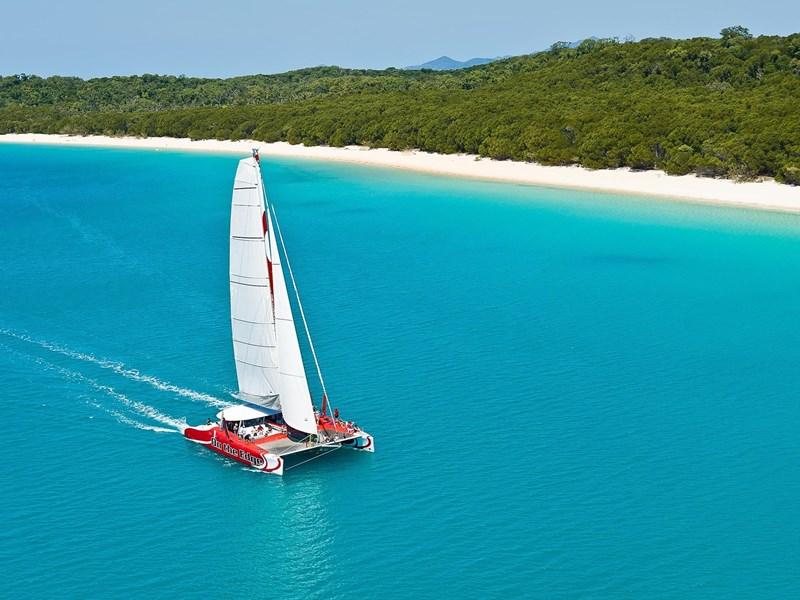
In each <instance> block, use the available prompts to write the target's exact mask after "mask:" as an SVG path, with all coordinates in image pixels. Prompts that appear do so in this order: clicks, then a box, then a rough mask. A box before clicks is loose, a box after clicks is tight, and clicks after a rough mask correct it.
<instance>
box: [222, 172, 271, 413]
mask: <svg viewBox="0 0 800 600" xmlns="http://www.w3.org/2000/svg"><path fill="white" fill-rule="evenodd" d="M262 186H263V184H262V181H261V170H260V169H259V166H258V162H257V161H256V160H255V159H254V158H246V159H242V160H240V161H239V167H238V169H237V170H236V178H235V180H234V183H233V198H232V201H231V240H230V288H231V329H232V332H233V355H234V359H235V361H236V377H237V379H238V380H239V392H240V393H241V394H243V395H245V396H247V397H248V398H247V399H248V400H251V401H253V402H257V403H258V404H264V405H265V406H272V405H274V404H275V400H276V396H277V395H278V394H280V392H281V390H280V381H281V376H280V372H279V362H278V361H279V356H278V348H277V342H276V339H275V312H274V311H273V305H272V287H271V282H270V279H269V267H268V256H267V248H268V245H269V244H268V242H266V240H265V238H266V237H267V232H266V223H267V219H266V216H267V215H266V206H265V202H264V198H265V196H264V190H263V187H262Z"/></svg>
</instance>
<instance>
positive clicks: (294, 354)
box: [183, 149, 375, 475]
mask: <svg viewBox="0 0 800 600" xmlns="http://www.w3.org/2000/svg"><path fill="white" fill-rule="evenodd" d="M279 244H280V247H281V250H282V251H283V256H281V252H280V251H279V249H278V247H279ZM284 267H286V270H284ZM287 274H288V276H289V282H290V283H291V284H292V288H293V290H294V293H295V300H296V307H297V313H295V310H294V308H293V307H292V305H291V303H290V301H289V290H288V286H287V278H286V275H287ZM230 297H231V331H232V334H233V356H234V359H235V363H236V377H237V380H238V384H239V392H238V394H237V395H236V397H237V399H238V400H239V401H240V403H239V404H233V405H231V406H228V407H226V408H224V409H223V410H221V411H219V413H217V415H216V420H215V421H213V420H212V419H209V420H208V421H207V422H206V424H204V425H197V426H190V427H186V428H185V429H184V432H183V433H184V436H185V437H186V438H187V439H189V440H191V441H193V442H197V443H198V444H202V445H204V446H205V447H207V448H209V449H210V450H213V451H215V452H218V453H219V454H222V455H223V456H226V457H228V458H230V459H233V460H236V461H238V462H240V463H243V464H245V465H247V466H248V467H251V468H253V469H255V470H257V471H261V472H264V473H272V474H276V475H283V473H284V470H285V469H290V468H293V467H295V466H299V465H300V464H303V463H305V462H308V461H310V460H314V459H316V458H319V457H321V456H323V455H324V454H327V453H329V452H333V451H335V450H338V449H340V448H350V449H353V450H360V451H364V452H374V451H375V443H374V440H373V438H372V436H371V435H369V434H368V433H367V432H365V431H363V430H362V429H361V428H360V427H359V426H358V425H356V424H355V423H354V422H352V421H346V420H344V419H342V418H340V416H339V410H338V408H337V409H334V408H332V406H331V403H330V402H329V401H328V393H327V390H326V388H325V382H324V380H323V378H322V371H321V369H320V366H319V361H318V359H317V354H316V351H315V349H314V344H313V341H312V339H311V334H310V332H309V329H308V324H307V322H306V318H305V312H304V311H303V305H302V303H301V302H300V294H299V292H298V290H297V285H296V284H295V280H294V274H293V273H292V269H291V263H290V262H289V257H288V255H287V254H286V246H285V244H284V242H283V235H282V233H281V230H280V225H279V224H278V217H277V214H276V213H275V208H274V207H273V206H272V205H271V203H269V201H268V200H267V195H266V193H265V191H264V184H263V181H262V177H261V165H260V160H259V154H258V150H255V149H254V150H253V153H252V156H250V157H249V158H243V159H242V160H240V161H239V166H238V168H237V170H236V177H235V178H234V183H233V196H232V201H231V227H230ZM296 314H298V315H299V316H300V322H301V323H302V327H303V330H304V332H305V334H306V336H307V339H308V348H309V350H310V353H311V358H312V360H313V363H314V366H315V367H316V373H317V376H318V377H319V381H320V387H321V390H322V398H321V402H320V406H319V408H318V409H317V408H316V407H315V406H314V402H313V401H312V397H311V391H310V389H309V385H308V379H307V377H306V371H305V367H304V365H303V355H302V352H301V349H300V343H299V340H298V336H297V328H296V326H295V325H296V322H297V321H296V319H295V315H296ZM287 460H288V461H289V462H290V465H289V466H287V464H286V463H287Z"/></svg>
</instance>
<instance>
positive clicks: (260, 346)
mask: <svg viewBox="0 0 800 600" xmlns="http://www.w3.org/2000/svg"><path fill="white" fill-rule="evenodd" d="M233 341H234V342H236V343H237V344H245V345H247V346H254V347H256V348H275V347H276V346H274V345H272V346H271V345H269V344H252V343H250V342H245V341H244V340H237V339H236V338H233Z"/></svg>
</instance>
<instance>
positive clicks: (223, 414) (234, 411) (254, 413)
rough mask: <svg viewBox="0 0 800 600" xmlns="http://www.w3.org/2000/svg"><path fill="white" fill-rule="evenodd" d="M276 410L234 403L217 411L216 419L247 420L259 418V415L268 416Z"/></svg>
mask: <svg viewBox="0 0 800 600" xmlns="http://www.w3.org/2000/svg"><path fill="white" fill-rule="evenodd" d="M276 413H277V411H274V410H270V409H268V408H254V407H252V406H245V405H244V404H235V405H234V406H229V407H227V408H223V409H222V410H221V411H219V412H218V413H217V418H218V419H225V420H226V421H249V420H250V419H260V418H261V417H269V416H270V415H274V414H276Z"/></svg>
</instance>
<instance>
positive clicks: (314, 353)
mask: <svg viewBox="0 0 800 600" xmlns="http://www.w3.org/2000/svg"><path fill="white" fill-rule="evenodd" d="M269 208H270V210H271V211H272V216H273V217H274V218H275V229H276V231H277V232H278V240H279V241H280V243H281V248H282V249H283V256H284V258H286V268H287V270H288V271H289V278H290V279H291V280H292V288H294V297H295V298H297V307H298V308H299V309H300V318H301V319H302V320H303V327H304V328H305V330H306V338H308V346H309V348H311V356H312V357H313V358H314V366H315V367H316V368H317V376H318V377H319V383H320V385H321V386H322V393H323V394H325V398H326V399H327V402H325V404H327V407H326V408H327V410H326V412H328V411H330V403H331V402H330V398H329V397H328V390H327V389H326V388H325V380H324V379H323V378H322V369H320V367H319V360H318V359H317V351H316V350H314V342H312V341H311V332H310V331H309V330H308V322H307V321H306V313H305V311H304V310H303V303H302V302H301V301H300V292H299V291H298V289H297V283H296V282H295V280H294V273H293V272H292V263H291V262H290V261H289V254H288V253H287V252H286V244H285V243H284V242H283V232H282V231H281V224H280V223H279V222H278V215H277V214H276V213H275V207H274V206H273V205H272V204H270V205H269Z"/></svg>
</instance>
